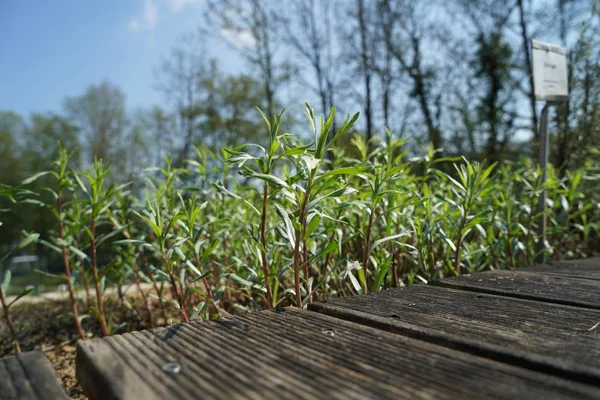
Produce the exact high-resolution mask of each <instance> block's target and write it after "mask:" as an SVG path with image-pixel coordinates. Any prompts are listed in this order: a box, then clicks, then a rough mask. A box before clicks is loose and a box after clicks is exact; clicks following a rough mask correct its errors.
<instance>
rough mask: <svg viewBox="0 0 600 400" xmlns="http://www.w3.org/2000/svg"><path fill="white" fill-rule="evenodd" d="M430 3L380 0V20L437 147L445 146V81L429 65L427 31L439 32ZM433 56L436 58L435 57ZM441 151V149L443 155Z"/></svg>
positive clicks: (387, 41)
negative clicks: (442, 125)
mask: <svg viewBox="0 0 600 400" xmlns="http://www.w3.org/2000/svg"><path fill="white" fill-rule="evenodd" d="M430 7H431V6H430V5H429V4H425V3H420V2H412V1H409V0H379V2H378V10H379V20H378V21H379V23H380V25H381V28H382V34H383V38H384V42H385V45H386V47H387V50H388V51H389V52H390V54H391V55H392V57H393V58H394V59H395V60H397V61H398V65H399V68H400V70H401V71H402V73H403V74H405V75H406V76H407V77H408V78H409V81H410V82H411V89H412V90H411V92H410V96H411V97H412V98H413V99H415V100H416V102H417V104H418V106H419V109H420V111H421V114H422V117H423V119H424V122H425V127H426V130H427V135H428V139H429V141H430V142H431V143H432V145H433V146H434V148H436V149H438V148H439V149H441V148H442V147H443V140H442V134H441V129H440V118H441V112H442V91H441V90H440V89H439V88H436V83H437V85H438V86H439V85H440V84H442V85H443V83H442V81H441V79H440V77H439V76H436V69H434V66H433V65H427V64H426V63H425V60H426V59H427V57H426V54H425V51H424V47H423V42H424V41H425V40H428V39H432V37H429V38H426V36H425V35H426V33H429V34H431V33H432V32H435V30H436V29H435V26H434V25H433V24H430V23H429V21H428V19H427V16H428V15H430V14H431V9H430ZM430 59H433V57H431V58H430ZM440 154H441V153H437V155H438V156H439V155H440Z"/></svg>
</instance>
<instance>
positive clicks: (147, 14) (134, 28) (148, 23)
mask: <svg viewBox="0 0 600 400" xmlns="http://www.w3.org/2000/svg"><path fill="white" fill-rule="evenodd" d="M156 21H158V6H157V5H156V3H154V0H144V7H143V9H142V14H141V15H139V16H137V17H134V18H132V19H131V20H130V21H129V23H128V24H127V28H128V29H129V31H130V32H139V31H140V30H141V29H142V28H144V29H147V30H152V29H154V26H155V25H156Z"/></svg>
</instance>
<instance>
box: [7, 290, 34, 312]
mask: <svg viewBox="0 0 600 400" xmlns="http://www.w3.org/2000/svg"><path fill="white" fill-rule="evenodd" d="M33 290H34V288H29V289H25V290H23V291H22V292H21V293H19V294H18V295H17V297H15V298H14V299H13V301H11V302H10V303H8V306H7V307H6V308H10V306H12V305H13V304H15V303H16V302H17V301H18V300H19V299H20V298H22V297H25V296H27V295H28V294H30V293H31V292H33Z"/></svg>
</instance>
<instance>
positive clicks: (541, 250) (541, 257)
mask: <svg viewBox="0 0 600 400" xmlns="http://www.w3.org/2000/svg"><path fill="white" fill-rule="evenodd" d="M531 53H532V59H533V71H532V73H533V85H534V93H535V99H536V100H546V104H545V105H544V108H542V115H541V119H540V134H539V136H540V166H541V169H542V183H543V184H544V185H545V184H546V181H547V179H548V152H549V148H550V146H549V142H550V140H549V138H548V109H549V108H550V105H551V104H552V103H553V102H561V101H568V100H569V82H568V75H567V51H566V50H565V49H564V48H562V47H559V46H556V45H553V44H549V43H542V42H539V41H537V40H532V41H531ZM545 210H546V188H545V187H543V188H542V192H541V193H540V199H539V202H538V214H539V213H542V215H541V216H540V221H539V224H538V229H539V237H540V239H539V241H538V243H537V248H536V251H537V262H539V263H545V262H546V257H547V253H548V251H547V248H546V225H547V219H546V213H544V211H545Z"/></svg>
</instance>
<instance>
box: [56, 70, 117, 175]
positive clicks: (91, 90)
mask: <svg viewBox="0 0 600 400" xmlns="http://www.w3.org/2000/svg"><path fill="white" fill-rule="evenodd" d="M64 106H65V110H66V112H67V114H68V115H69V116H70V117H71V118H72V120H73V122H74V123H75V124H76V126H77V127H78V128H79V129H80V131H81V132H82V133H83V135H84V137H83V140H82V148H84V149H85V152H84V153H85V154H83V155H84V159H83V161H84V162H86V163H92V162H93V161H94V159H96V158H97V159H102V160H104V162H105V163H110V164H111V165H112V169H111V170H112V171H113V172H114V173H117V174H118V175H120V176H124V175H126V172H127V171H126V159H127V147H126V146H125V143H124V137H125V128H126V126H127V117H126V110H125V95H124V94H123V92H122V91H121V89H120V88H119V87H117V86H115V85H113V84H111V83H110V82H106V81H105V82H102V83H100V84H99V85H91V86H89V87H88V88H87V89H86V90H85V92H84V93H83V94H82V95H80V96H75V97H68V98H67V99H66V100H65V105H64Z"/></svg>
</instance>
